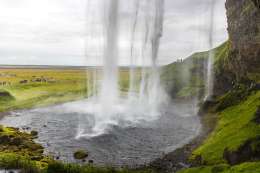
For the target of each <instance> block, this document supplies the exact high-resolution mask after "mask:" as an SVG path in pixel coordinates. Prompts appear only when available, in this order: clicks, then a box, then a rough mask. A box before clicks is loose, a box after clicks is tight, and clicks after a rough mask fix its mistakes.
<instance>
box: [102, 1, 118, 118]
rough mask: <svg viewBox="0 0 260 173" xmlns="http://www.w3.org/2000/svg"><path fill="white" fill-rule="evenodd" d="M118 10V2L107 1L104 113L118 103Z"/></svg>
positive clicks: (103, 82) (103, 91) (103, 80)
mask: <svg viewBox="0 0 260 173" xmlns="http://www.w3.org/2000/svg"><path fill="white" fill-rule="evenodd" d="M118 8H119V0H109V3H108V11H107V14H106V15H107V18H106V19H105V20H106V22H104V25H105V26H104V27H105V29H106V31H105V32H106V33H105V49H104V55H103V79H102V86H101V96H100V100H101V103H102V105H103V109H104V111H105V112H106V113H108V112H110V111H109V110H108V109H110V108H111V107H112V105H113V104H116V102H117V101H118V32H119V29H118V25H119V24H118V20H119V19H118V18H119V14H118Z"/></svg>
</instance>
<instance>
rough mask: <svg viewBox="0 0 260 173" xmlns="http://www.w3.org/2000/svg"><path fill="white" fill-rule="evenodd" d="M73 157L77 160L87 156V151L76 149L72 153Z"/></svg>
mask: <svg viewBox="0 0 260 173" xmlns="http://www.w3.org/2000/svg"><path fill="white" fill-rule="evenodd" d="M73 156H74V158H75V159H77V160H82V159H85V158H87V157H88V153H87V152H86V151H84V150H78V151H76V152H75V153H74V155H73Z"/></svg>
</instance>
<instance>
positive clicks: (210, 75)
mask: <svg viewBox="0 0 260 173" xmlns="http://www.w3.org/2000/svg"><path fill="white" fill-rule="evenodd" d="M215 3H216V1H215V0H211V2H210V21H209V22H210V26H209V39H208V44H209V49H210V51H209V55H208V62H207V78H206V82H207V83H206V91H205V93H206V94H205V95H206V97H205V100H212V96H213V89H214V59H215V52H214V50H213V41H214V27H215V21H214V15H215V10H214V8H215Z"/></svg>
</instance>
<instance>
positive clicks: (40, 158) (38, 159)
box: [31, 156, 43, 161]
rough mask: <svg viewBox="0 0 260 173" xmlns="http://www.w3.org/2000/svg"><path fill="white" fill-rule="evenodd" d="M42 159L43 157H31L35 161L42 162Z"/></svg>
mask: <svg viewBox="0 0 260 173" xmlns="http://www.w3.org/2000/svg"><path fill="white" fill-rule="evenodd" d="M42 158H43V157H42V156H32V157H31V159H32V160H35V161H40V160H42Z"/></svg>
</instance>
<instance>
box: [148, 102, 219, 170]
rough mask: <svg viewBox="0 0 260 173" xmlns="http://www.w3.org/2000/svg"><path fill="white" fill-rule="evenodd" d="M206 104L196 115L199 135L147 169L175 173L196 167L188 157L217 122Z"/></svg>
mask: <svg viewBox="0 0 260 173" xmlns="http://www.w3.org/2000/svg"><path fill="white" fill-rule="evenodd" d="M208 104H209V103H208V102H206V103H204V104H203V105H202V106H201V109H200V111H199V113H198V116H199V117H200V120H201V126H202V127H201V130H200V132H199V135H198V136H197V137H195V138H194V139H192V140H191V141H190V142H189V143H188V144H185V145H184V146H182V147H180V148H178V149H176V150H174V151H173V152H170V153H168V154H166V155H164V156H163V157H162V158H158V159H156V160H154V161H152V162H151V163H150V164H149V166H148V167H149V168H152V169H153V170H155V171H156V172H158V173H175V172H177V171H179V170H181V169H186V168H190V167H192V166H196V165H197V163H191V162H190V161H189V157H190V156H191V154H192V152H193V151H194V150H195V149H196V148H197V147H199V146H200V145H201V144H202V142H203V141H204V140H205V139H206V138H207V137H208V135H209V134H210V133H211V132H212V131H213V130H214V128H215V125H216V122H217V121H216V116H217V114H216V113H214V112H213V111H211V110H210V108H209V107H210V106H209V105H208ZM210 104H212V103H210Z"/></svg>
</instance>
